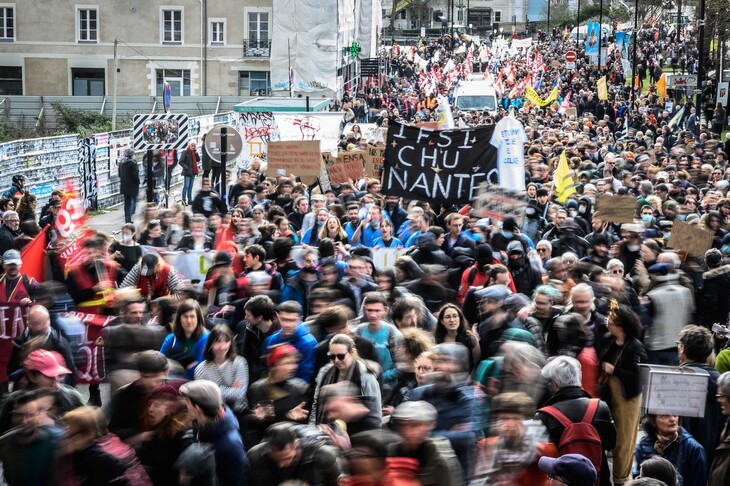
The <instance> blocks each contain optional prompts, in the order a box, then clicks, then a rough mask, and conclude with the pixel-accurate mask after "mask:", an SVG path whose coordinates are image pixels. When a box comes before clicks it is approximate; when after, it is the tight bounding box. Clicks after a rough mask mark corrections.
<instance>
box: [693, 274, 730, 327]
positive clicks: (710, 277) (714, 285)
mask: <svg viewBox="0 0 730 486" xmlns="http://www.w3.org/2000/svg"><path fill="white" fill-rule="evenodd" d="M728 314H730V265H723V266H721V267H718V268H713V269H712V270H709V271H707V272H705V273H703V274H702V290H700V291H699V292H698V293H697V324H699V325H700V326H706V327H708V328H709V327H712V325H713V324H714V323H716V322H719V323H720V324H725V322H727V318H728Z"/></svg>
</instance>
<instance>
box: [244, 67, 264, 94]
mask: <svg viewBox="0 0 730 486" xmlns="http://www.w3.org/2000/svg"><path fill="white" fill-rule="evenodd" d="M270 94H271V81H270V79H269V72H268V71H239V72H238V96H269V95H270Z"/></svg>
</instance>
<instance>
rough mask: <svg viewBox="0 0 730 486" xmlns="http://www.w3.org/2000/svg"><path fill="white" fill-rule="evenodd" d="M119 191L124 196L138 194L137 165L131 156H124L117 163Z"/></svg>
mask: <svg viewBox="0 0 730 486" xmlns="http://www.w3.org/2000/svg"><path fill="white" fill-rule="evenodd" d="M119 191H120V192H121V193H122V194H123V195H124V196H136V195H137V194H139V167H138V166H137V162H136V161H135V160H134V159H133V158H132V157H125V158H124V160H122V163H121V164H119Z"/></svg>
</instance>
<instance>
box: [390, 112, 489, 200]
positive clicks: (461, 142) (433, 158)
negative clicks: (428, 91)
mask: <svg viewBox="0 0 730 486" xmlns="http://www.w3.org/2000/svg"><path fill="white" fill-rule="evenodd" d="M493 133H494V126H493V125H491V126H485V127H479V128H474V129H468V130H432V129H428V128H423V127H413V126H408V125H404V124H402V123H394V124H393V125H391V126H390V127H389V128H388V137H387V143H386V146H385V161H384V165H383V181H382V182H383V194H386V195H390V196H403V197H406V198H408V199H420V200H425V201H432V202H442V203H443V202H448V203H460V204H463V203H468V202H469V201H472V200H473V199H474V198H475V197H476V195H477V192H478V190H479V185H480V184H481V183H482V182H484V181H488V182H491V183H493V184H496V183H497V182H498V179H499V177H498V173H497V150H496V149H495V148H494V146H492V145H491V144H490V143H489V141H490V140H491V138H492V134H493Z"/></svg>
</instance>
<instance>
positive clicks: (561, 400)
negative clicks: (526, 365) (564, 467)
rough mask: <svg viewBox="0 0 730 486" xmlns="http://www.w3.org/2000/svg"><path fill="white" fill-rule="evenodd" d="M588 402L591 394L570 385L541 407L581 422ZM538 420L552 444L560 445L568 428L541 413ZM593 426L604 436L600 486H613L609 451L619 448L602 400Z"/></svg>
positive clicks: (608, 410) (537, 417)
mask: <svg viewBox="0 0 730 486" xmlns="http://www.w3.org/2000/svg"><path fill="white" fill-rule="evenodd" d="M589 400H590V395H588V393H587V392H586V391H585V390H583V389H582V388H581V387H579V386H568V387H565V388H561V389H560V390H558V391H557V393H555V395H553V396H552V397H551V398H550V399H548V400H547V401H546V402H545V403H544V404H543V405H542V407H547V406H553V407H555V408H557V409H558V410H559V411H561V412H563V414H565V416H566V417H568V419H570V420H571V421H573V422H578V421H580V420H581V419H582V418H583V416H584V415H585V413H586V409H587V408H588V402H589ZM542 407H541V408H542ZM535 419H537V420H539V421H541V422H542V423H543V424H545V428H546V429H547V430H548V435H549V437H550V442H552V443H554V444H558V442H560V437H561V436H562V435H563V431H564V430H565V427H563V426H562V425H561V424H560V422H558V421H557V420H556V419H555V418H553V417H552V416H551V415H549V414H547V413H545V412H540V411H538V412H537V413H536V414H535ZM591 424H592V425H593V427H595V429H596V432H598V435H599V436H600V437H601V444H602V446H603V460H602V461H601V486H610V484H611V474H610V471H609V468H608V460H607V458H606V451H610V450H613V448H614V447H616V427H615V426H614V424H613V418H612V417H611V410H610V409H609V408H608V405H607V404H606V402H604V401H603V400H601V402H600V403H599V404H598V410H596V414H595V416H594V417H593V421H592V422H591Z"/></svg>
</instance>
